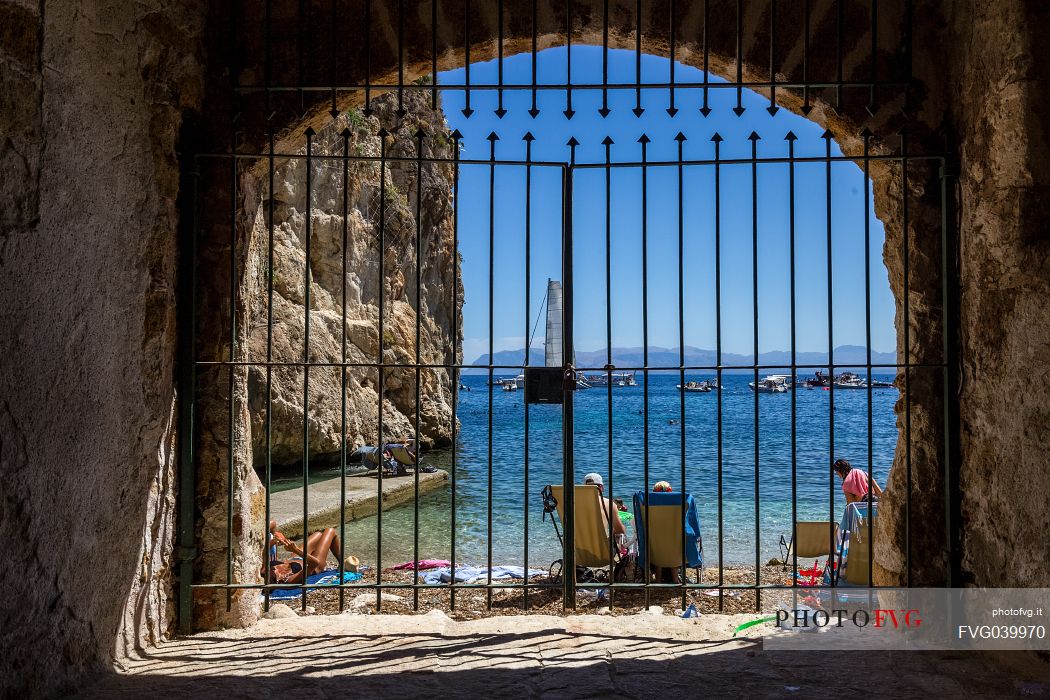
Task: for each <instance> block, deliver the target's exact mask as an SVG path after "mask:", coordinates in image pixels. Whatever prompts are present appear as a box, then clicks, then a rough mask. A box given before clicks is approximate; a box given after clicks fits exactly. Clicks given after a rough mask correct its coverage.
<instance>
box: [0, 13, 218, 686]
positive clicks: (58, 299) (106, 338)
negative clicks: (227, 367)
mask: <svg viewBox="0 0 1050 700" xmlns="http://www.w3.org/2000/svg"><path fill="white" fill-rule="evenodd" d="M203 28H204V22H203V7H202V5H201V4H199V3H196V2H192V1H190V2H181V3H178V4H177V5H172V4H170V3H162V2H151V1H150V0H147V1H146V2H143V3H137V4H135V5H128V4H126V3H118V2H79V1H74V0H70V1H56V2H40V3H37V2H32V3H30V2H23V1H21V0H15V1H14V2H11V1H4V2H0V271H2V272H0V299H2V300H3V302H2V303H0V357H3V361H2V362H0V464H2V467H0V475H2V486H0V537H2V539H3V541H4V542H5V543H6V546H5V547H4V565H3V573H2V574H0V585H2V588H3V590H4V596H3V602H2V603H0V649H3V659H2V661H0V695H3V696H5V697H6V696H7V695H8V693H11V694H12V696H14V694H15V693H18V692H22V693H25V694H26V696H27V697H28V696H41V695H44V696H46V695H50V694H52V693H57V692H60V691H64V690H68V689H71V688H72V687H73V685H72V683H73V682H75V681H76V680H77V679H79V678H81V677H82V676H83V675H84V674H86V673H91V672H99V671H104V670H108V669H109V668H110V664H111V662H112V660H113V659H114V658H115V657H116V658H120V657H124V656H127V655H129V654H133V653H135V651H136V650H137V649H138V648H140V647H143V646H145V645H147V644H151V643H154V642H157V641H159V640H160V639H161V638H162V637H164V636H165V635H166V634H167V633H168V631H169V627H170V624H171V620H172V610H171V601H172V595H173V585H172V584H173V576H172V569H171V564H172V544H173V532H174V529H173V526H174V511H173V505H174V498H175V491H174V485H175V461H174V451H173V446H174V437H175V435H174V427H175V422H174V416H175V401H176V397H175V388H174V375H173V369H174V359H175V355H174V348H175V332H176V329H175V305H174V299H175V272H176V264H177V248H176V238H175V227H176V218H177V217H176V207H175V200H176V196H177V193H178V182H179V172H178V162H177V159H176V154H175V151H176V147H177V143H176V140H177V136H178V134H179V127H180V122H181V118H182V114H183V111H184V110H186V109H196V108H199V107H200V104H201V99H202V95H203V81H202V72H201V61H200V53H199V51H200V43H199V42H200V38H201V35H202V32H203Z"/></svg>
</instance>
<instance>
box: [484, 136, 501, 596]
mask: <svg viewBox="0 0 1050 700" xmlns="http://www.w3.org/2000/svg"><path fill="white" fill-rule="evenodd" d="M488 141H489V410H488V428H489V432H488V438H489V439H488V454H487V457H488V482H487V492H486V496H487V501H486V503H487V506H486V511H487V516H486V525H487V530H486V535H487V536H486V555H487V556H486V561H487V562H488V571H487V573H486V577H485V583H486V588H485V605H486V607H487V609H489V610H491V609H492V411H493V405H492V394H493V391H492V390H493V386H492V367H491V365H492V364H493V363H494V362H495V345H494V335H495V334H494V329H493V325H494V323H495V319H496V306H495V298H494V297H495V294H496V141H499V136H498V135H497V134H496V132H495V131H493V132H492V133H490V134H489V136H488Z"/></svg>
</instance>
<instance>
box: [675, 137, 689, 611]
mask: <svg viewBox="0 0 1050 700" xmlns="http://www.w3.org/2000/svg"><path fill="white" fill-rule="evenodd" d="M675 141H677V142H678V381H679V382H680V383H681V385H682V387H683V389H682V390H680V391H679V392H678V411H679V418H678V424H679V431H678V432H679V435H680V438H679V440H680V442H679V448H680V450H681V470H682V481H681V484H682V487H681V488H682V511H681V513H682V566H681V571H680V572H679V579H678V580H679V583H681V585H682V609H683V610H685V607H686V599H685V585H686V583H687V581H686V578H685V569H686V564H687V562H686V551H687V544H686V537H685V533H686V507H685V501H686V494H688V493H689V488H688V486H687V485H686V481H685V477H686V474H685V390H684V387H685V207H684V206H683V204H682V197H683V196H684V195H685V187H684V184H685V183H684V182H683V180H684V174H685V173H684V169H683V166H682V156H683V153H682V151H683V147H684V144H685V134H683V133H682V132H680V131H679V132H678V135H677V136H675Z"/></svg>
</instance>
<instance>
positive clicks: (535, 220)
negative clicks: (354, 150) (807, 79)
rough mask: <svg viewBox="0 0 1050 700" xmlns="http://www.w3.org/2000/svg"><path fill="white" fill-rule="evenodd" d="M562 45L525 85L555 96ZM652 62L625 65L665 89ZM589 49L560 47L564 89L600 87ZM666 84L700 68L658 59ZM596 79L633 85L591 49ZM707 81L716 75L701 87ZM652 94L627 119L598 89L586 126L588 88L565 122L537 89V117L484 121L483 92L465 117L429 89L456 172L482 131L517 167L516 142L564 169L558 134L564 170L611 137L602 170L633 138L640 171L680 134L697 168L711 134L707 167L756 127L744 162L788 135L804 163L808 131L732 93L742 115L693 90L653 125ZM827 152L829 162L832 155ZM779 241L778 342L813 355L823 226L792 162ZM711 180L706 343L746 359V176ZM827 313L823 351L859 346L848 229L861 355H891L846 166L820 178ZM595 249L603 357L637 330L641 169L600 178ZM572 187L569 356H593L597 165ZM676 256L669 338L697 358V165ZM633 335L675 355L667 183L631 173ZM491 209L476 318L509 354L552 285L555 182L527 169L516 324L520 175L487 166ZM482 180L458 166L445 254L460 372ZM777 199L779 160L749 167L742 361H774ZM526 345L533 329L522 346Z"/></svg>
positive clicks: (651, 173)
mask: <svg viewBox="0 0 1050 700" xmlns="http://www.w3.org/2000/svg"><path fill="white" fill-rule="evenodd" d="M566 56H567V51H566V49H565V48H556V49H550V50H547V51H543V52H541V53H540V54H539V55H538V82H540V83H541V84H542V83H564V82H565V79H566ZM669 67H670V62H669V61H668V60H667V59H666V58H660V57H656V56H649V55H645V56H643V60H642V75H641V80H642V81H667V80H668V75H669ZM531 70H532V67H531V59H530V56H529V55H528V54H519V55H516V56H511V57H507V58H505V59H504V83H505V84H526V83H529V82H530V81H531V77H532V74H531ZM601 71H602V50H601V48H600V47H593V46H574V47H573V49H572V82H573V83H577V82H579V83H596V82H597V83H600V82H601ZM675 75H676V80H678V81H681V82H701V81H702V80H703V73H702V71H698V70H696V69H693V68H690V67H687V66H683V65H681V64H676V66H675ZM470 78H471V82H472V83H496V82H497V64H496V62H495V61H492V62H487V63H475V64H472V65H471V76H470ZM464 79H465V71H464V70H463V69H459V70H455V71H448V72H445V73H441V74H440V75H439V82H440V83H444V84H462V83H463V82H464ZM609 79H610V82H612V83H615V82H632V81H634V80H635V53H634V52H632V51H621V50H615V51H610V52H609ZM711 80H712V81H716V80H719V81H720V79H719V78H717V77H715V76H712V78H711ZM668 97H669V96H668V91H667V90H647V91H643V93H642V106H643V107H644V108H645V112H644V114H643V115H642V116H641V117H637V116H635V115H634V113H633V112H632V111H631V110H632V109H633V108H634V107H635V93H634V91H633V90H620V91H610V92H609V106H610V108H611V109H612V112H611V114H609V116H608V117H606V118H604V119H603V118H602V117H601V116H600V115H599V113H598V109H599V107H600V106H601V92H600V91H580V92H575V91H574V92H573V95H572V103H573V105H572V106H573V109H574V110H575V111H576V114H575V116H574V117H573V119H571V120H569V119H566V118H565V116H564V114H563V113H562V112H563V110H564V109H565V101H566V93H565V92H564V91H554V90H550V91H541V92H540V93H539V97H538V100H539V107H540V110H541V112H540V114H539V116H538V117H537V118H535V119H533V118H532V117H531V116H530V115H529V114H528V109H529V107H530V106H531V91H529V90H507V91H505V92H504V107H505V108H506V109H507V110H508V112H507V114H506V115H505V116H504V117H503V119H499V118H498V117H497V116H496V115H495V113H494V110H495V109H496V107H497V102H496V100H497V95H496V92H495V91H475V92H472V93H471V107H472V108H473V109H474V110H475V111H474V113H473V115H472V116H471V117H470V118H467V117H465V116H464V115H463V114H462V112H461V110H462V109H463V107H464V93H463V92H461V91H447V92H444V93H443V99H444V102H443V105H444V108H445V113H446V115H447V118H448V122H449V125H450V127H451V128H453V129H459V130H460V132H462V133H463V137H464V138H463V141H462V143H463V151H462V158H464V159H487V158H488V157H489V148H490V142H489V141H488V140H487V137H488V135H489V134H490V133H491V132H493V131H495V132H496V133H497V134H498V135H499V137H500V140H499V141H498V142H497V143H496V157H497V159H505V160H522V161H523V160H524V157H525V142H524V141H523V140H522V137H523V136H524V135H525V133H526V132H531V133H532V134H533V135H534V136H535V137H536V140H535V141H534V142H533V152H532V157H533V160H534V161H551V162H564V161H567V160H568V157H569V148H568V146H567V145H566V142H567V141H568V140H569V139H570V137H573V136H574V137H575V138H576V139H577V141H579V142H580V146H579V147H578V148H577V151H576V160H577V162H578V163H604V161H605V147H604V146H603V145H602V143H601V142H602V140H603V139H605V137H606V136H609V137H611V138H612V139H613V141H614V142H615V143H614V145H613V146H612V151H611V157H612V161H613V162H614V163H615V162H621V163H623V162H627V163H631V162H637V161H639V160H640V159H641V144H640V143H638V139H639V137H641V136H642V134H643V133H644V134H645V135H647V136H648V137H649V139H650V140H651V142H650V143H649V144H648V147H647V149H648V153H647V158H648V161H649V162H650V163H654V162H674V161H675V160H676V159H677V142H676V141H675V140H674V137H675V136H676V135H677V134H678V133H679V132H681V133H682V134H683V135H685V136H686V141H685V144H684V157H685V159H686V160H689V159H709V158H713V156H714V143H713V142H712V141H711V137H712V136H713V135H714V133H715V132H718V133H719V134H720V135H721V136H722V137H723V139H724V141H723V142H722V144H721V157H722V158H723V159H731V158H749V157H750V155H751V142H750V141H749V140H748V136H749V135H750V134H751V132H752V131H754V132H756V133H757V134H758V135H759V136H760V137H761V140H760V141H759V142H758V155H759V157H763V156H770V157H772V156H786V155H787V148H788V144H787V141H785V139H784V137H785V135H786V134H787V133H788V131H792V132H794V134H795V135H796V136H797V137H798V140H797V141H796V142H795V154H796V155H797V156H822V155H824V153H825V150H824V149H825V141H824V139H822V138H821V133H822V131H823V130H822V129H821V128H820V127H818V126H817V125H816V124H814V123H812V122H810V121H808V120H806V119H804V118H802V117H799V116H797V115H794V114H791V113H790V112H788V111H787V110H780V111H779V112H778V113H777V114H776V115H775V116H771V115H770V114H769V113H768V112H767V111H766V109H765V108H766V107H767V106H768V105H769V102H768V99H766V98H764V97H762V96H760V95H758V94H756V93H753V92H749V91H746V90H745V91H744V94H743V105H744V107H746V108H747V109H746V111H745V112H744V114H743V116H740V117H738V116H736V115H735V114H734V113H733V111H732V107H734V106H735V105H736V91H735V90H732V89H712V90H710V92H709V104H710V106H711V108H712V110H713V111H712V112H711V114H710V115H709V116H708V117H707V118H704V117H702V116H701V114H700V112H699V107H700V105H701V101H702V92H701V91H700V90H692V89H690V90H685V89H679V90H676V94H675V103H676V107H678V109H679V112H678V114H677V115H676V116H675V117H674V118H672V117H671V116H669V115H668V114H667V112H666V108H667V107H668ZM832 154H833V155H841V151H840V150H839V149H838V146H837V145H836V144H834V143H833V144H832ZM794 167H795V207H796V210H795V235H796V247H795V251H796V264H795V275H796V277H795V283H796V292H795V298H796V306H797V313H796V316H797V317H796V334H797V346H798V349H799V350H800V351H804V350H805V351H821V350H826V349H827V347H828V301H827V296H828V294H827V289H828V288H827V225H826V208H825V207H826V196H827V191H826V190H827V188H826V180H825V178H826V171H825V167H826V166H825V165H824V164H823V163H813V164H808V163H796V164H795V166H794ZM720 171H721V172H720V177H721V214H722V216H721V242H722V243H721V245H722V255H721V274H722V290H721V302H722V348H723V350H724V351H726V352H736V353H741V354H750V353H751V352H752V348H753V342H754V340H753V305H754V295H753V293H752V289H753V286H752V284H753V279H754V277H753V274H752V251H753V246H752V186H751V165H750V164H749V163H748V164H744V165H722V166H721V168H720ZM831 175H832V185H831V204H832V264H833V273H832V277H833V284H832V292H833V298H834V304H833V309H832V314H831V315H832V319H833V330H834V345H835V346H839V345H845V344H853V345H864V344H865V332H866V331H865V312H864V309H865V285H864V224H865V219H867V220H868V222H869V225H870V254H871V258H870V260H871V269H870V273H871V290H870V294H871V333H872V347H873V349H875V350H879V351H892V350H893V349H894V348H895V346H896V341H895V337H896V336H895V331H894V328H893V313H894V309H893V297H892V294H891V293H890V289H889V281H888V277H887V272H886V267H885V265H884V264H883V262H882V246H883V241H884V231H883V226H882V224H881V222H879V221H878V219H877V218H876V217H875V214H874V208H873V205H872V201H873V198H872V197H870V187H871V184H870V182H865V179H864V175H863V172H862V171H861V169H860V168H859V167H858V166H857V165H855V164H853V163H849V162H843V163H836V164H833V165H832V173H831ZM611 177H612V183H611V184H612V196H611V198H610V202H611V205H610V206H611V220H612V226H611V237H612V245H611V250H612V280H613V285H612V286H613V289H612V308H613V316H614V318H613V327H612V341H613V345H614V346H616V347H629V346H640V345H641V344H642V337H643V325H642V318H643V313H642V237H641V230H642V206H641V204H642V195H641V169H640V168H637V167H630V166H624V167H620V168H614V169H613V171H612V176H611ZM573 187H574V190H573V229H574V247H575V255H574V265H573V270H574V273H573V274H574V277H575V287H574V289H575V319H576V323H575V333H576V347H577V349H579V350H594V349H598V348H603V347H605V345H606V313H605V309H606V282H605V248H606V246H605V236H606V232H605V211H606V193H605V172H604V170H603V169H593V170H576V171H575V174H574V185H573ZM865 188H868V190H869V200H868V201H869V207H868V209H867V211H866V210H865V206H864V194H865ZM683 191H684V194H683V197H682V203H683V212H684V226H683V239H684V251H685V253H684V260H685V275H684V280H683V291H684V296H685V304H684V318H685V323H684V329H685V342H686V344H687V345H693V346H696V347H701V348H711V349H713V348H714V347H715V341H716V330H715V328H716V323H715V253H714V240H715V235H714V231H715V225H714V218H715V217H714V167H713V166H710V165H703V166H690V167H686V168H685V169H684V175H683ZM647 192H648V206H647V213H648V216H647V224H648V226H647V230H648V246H647V249H648V272H649V274H648V297H649V303H648V326H649V344H650V345H658V346H664V347H677V345H678V284H679V283H678V214H677V212H678V201H679V195H678V185H677V169H676V168H674V167H650V168H649V169H648V190H647ZM491 201H492V203H494V205H495V216H494V221H495V229H494V238H495V246H494V248H493V250H492V254H493V257H494V259H495V273H494V275H493V289H492V298H493V299H494V323H493V325H492V328H491V335H492V346H493V349H494V350H495V351H500V350H510V349H516V348H521V347H523V346H524V345H525V341H524V338H525V336H526V327H528V328H530V329H531V327H532V325H533V323H534V322H535V320H536V316H537V314H538V313H540V312H541V311H542V307H541V300H542V298H543V295H544V292H545V290H546V281H547V278H548V277H552V278H555V279H557V278H560V276H561V227H562V224H561V218H562V193H561V169H560V168H557V167H542V166H535V167H533V169H532V196H531V211H532V228H531V231H532V236H531V238H532V241H531V251H530V252H529V255H530V256H531V264H532V274H531V289H530V294H529V297H530V299H531V304H532V308H531V312H530V315H531V316H532V318H531V319H529V320H528V321H526V318H525V296H526V295H525V288H526V281H525V258H526V250H525V168H524V167H522V166H497V167H496V173H495V187H494V190H493V199H492V200H491ZM489 207H490V195H489V167H488V166H485V165H464V166H462V168H461V172H460V202H459V237H460V252H461V253H462V255H463V280H464V286H465V291H466V303H465V305H464V309H463V323H464V345H463V349H464V359H465V361H466V362H472V361H473V360H474V359H475V358H477V357H478V356H479V355H481V354H482V353H486V352H488V350H489V335H490V328H489V309H488V304H489V292H490V290H489V253H490V251H489ZM789 221H790V217H789V194H788V165H787V164H785V163H777V164H760V165H759V167H758V314H759V333H758V335H759V351H760V352H766V351H768V350H785V349H789V348H790V329H791V314H790V281H789V269H790V264H789V255H790V249H789V238H788V235H789ZM542 342H543V326H542V324H541V325H540V326H539V330H538V332H537V336H536V338H535V340H534V345H541V344H542Z"/></svg>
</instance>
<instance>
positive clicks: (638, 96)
mask: <svg viewBox="0 0 1050 700" xmlns="http://www.w3.org/2000/svg"><path fill="white" fill-rule="evenodd" d="M634 17H635V22H636V27H635V34H634V52H635V55H634V80H635V89H634V109H633V110H632V111H633V112H634V116H636V117H640V116H642V113H643V112H645V110H644V109H642V88H641V84H642V0H638V1H637V3H636V4H635V12H634Z"/></svg>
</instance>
